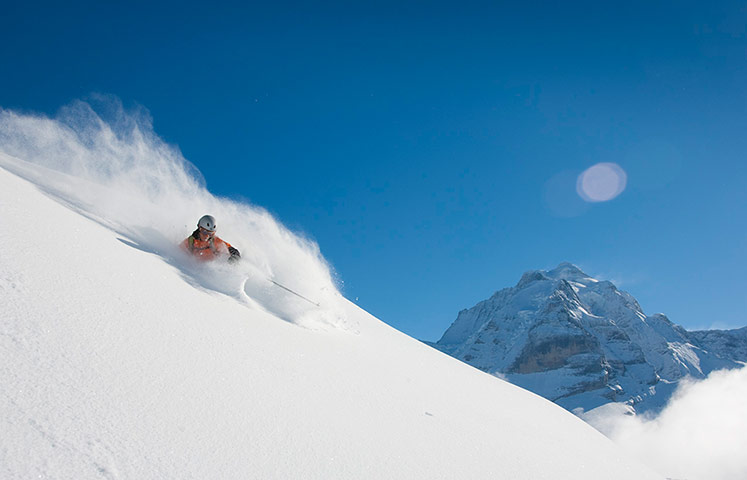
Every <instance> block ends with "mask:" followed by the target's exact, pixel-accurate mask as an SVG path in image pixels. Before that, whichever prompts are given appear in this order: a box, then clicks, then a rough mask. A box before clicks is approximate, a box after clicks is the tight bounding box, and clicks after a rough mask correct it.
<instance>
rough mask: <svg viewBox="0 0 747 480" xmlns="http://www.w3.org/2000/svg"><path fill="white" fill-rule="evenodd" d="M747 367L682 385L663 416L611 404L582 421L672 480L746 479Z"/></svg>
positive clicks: (682, 383)
mask: <svg viewBox="0 0 747 480" xmlns="http://www.w3.org/2000/svg"><path fill="white" fill-rule="evenodd" d="M746 398H747V368H741V369H739V370H721V371H717V372H713V373H711V375H710V376H709V377H708V378H707V379H705V380H701V381H694V380H686V381H683V382H681V384H680V386H679V387H678V388H677V390H676V392H675V394H674V395H673V397H672V399H671V400H670V402H669V404H668V405H667V406H666V408H664V410H662V411H661V413H660V414H659V415H658V416H648V415H643V416H634V415H631V412H630V410H629V408H628V407H626V406H624V405H621V404H607V405H605V406H602V407H599V408H597V409H594V410H591V411H590V412H588V413H585V414H582V415H581V416H582V418H583V419H584V420H586V421H587V422H589V423H590V424H591V425H593V426H594V427H596V428H597V429H598V430H599V431H601V432H602V433H604V434H605V435H607V436H608V437H610V438H611V439H612V440H614V441H615V442H616V443H618V444H619V445H621V446H622V447H623V448H625V449H626V450H628V451H629V452H631V453H633V454H634V455H636V456H638V458H639V459H640V460H642V461H643V462H645V463H647V464H648V465H649V466H650V467H652V468H654V469H655V470H657V471H659V472H660V473H662V474H666V475H667V476H668V477H670V478H673V479H682V480H684V479H687V480H737V479H743V478H747V458H745V456H744V447H745V445H747V409H746V408H745V406H744V402H745V399H746Z"/></svg>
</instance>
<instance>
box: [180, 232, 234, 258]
mask: <svg viewBox="0 0 747 480" xmlns="http://www.w3.org/2000/svg"><path fill="white" fill-rule="evenodd" d="M196 237H199V235H195V234H192V235H190V236H189V237H187V238H185V239H184V241H183V242H182V248H183V249H184V250H186V251H187V252H189V253H191V254H192V255H194V256H195V257H196V258H199V259H200V260H203V261H207V260H213V259H215V258H218V257H225V256H228V255H229V252H228V249H229V248H231V244H230V243H228V242H224V241H223V240H221V239H220V238H218V237H216V236H213V237H211V238H210V239H209V240H207V241H203V240H200V239H199V238H196Z"/></svg>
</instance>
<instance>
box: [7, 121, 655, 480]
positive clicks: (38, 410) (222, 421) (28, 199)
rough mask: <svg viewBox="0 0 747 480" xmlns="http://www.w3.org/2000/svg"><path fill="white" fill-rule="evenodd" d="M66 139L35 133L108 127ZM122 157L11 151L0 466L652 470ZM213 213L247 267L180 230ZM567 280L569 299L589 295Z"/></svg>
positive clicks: (217, 206)
mask: <svg viewBox="0 0 747 480" xmlns="http://www.w3.org/2000/svg"><path fill="white" fill-rule="evenodd" d="M27 120H28V119H27ZM32 120H33V119H32ZM37 120H38V119H37ZM14 125H15V124H14ZM6 130H7V129H6ZM54 137H55V136H54V130H53V129H50V128H45V129H43V139H44V142H46V143H43V144H42V143H39V142H37V143H34V145H36V146H39V145H41V146H42V147H44V146H45V145H46V146H50V145H52V146H53V147H54V151H56V152H59V151H63V152H64V155H62V157H60V158H63V157H64V158H65V159H68V160H69V159H70V158H73V157H72V155H80V154H81V152H83V153H84V154H85V155H84V156H85V158H86V162H92V163H85V165H88V166H89V167H90V166H95V165H97V163H95V162H99V161H101V158H102V156H101V155H93V154H89V153H90V152H89V153H86V152H84V150H85V148H90V146H91V145H93V144H94V143H95V142H83V146H81V147H80V150H75V149H60V148H59V147H60V146H59V144H58V143H56V142H55V141H54V140H55V138H54ZM113 138H115V140H116V137H113ZM32 140H33V139H32ZM24 141H25V142H27V143H28V142H30V140H29V136H28V135H27V136H26V137H24ZM76 141H77V140H76ZM115 143H116V142H115ZM5 146H7V144H6V145H5ZM0 147H4V145H0ZM134 150H137V151H145V152H146V154H148V155H149V153H148V151H146V150H147V149H145V150H144V149H142V148H140V149H134ZM14 152H15V153H16V155H18V154H19V152H18V151H17V150H16V151H14ZM37 153H38V158H41V159H45V158H47V157H46V156H45V155H47V154H51V153H50V151H49V150H45V149H44V148H41V147H40V149H39V150H38V151H37ZM52 153H54V152H52ZM104 153H105V154H112V155H115V154H117V151H116V149H114V148H112V149H111V150H107V151H106V152H104ZM138 155H139V153H138ZM146 156H147V155H146ZM133 159H134V160H133ZM128 163H129V164H130V167H129V168H123V169H121V170H118V169H112V168H109V167H108V166H107V165H104V166H105V167H107V168H104V169H103V170H96V169H91V168H88V169H71V168H67V169H62V168H61V166H64V164H63V163H59V164H56V165H54V166H55V167H56V168H47V167H49V166H50V164H49V163H45V164H43V165H42V164H40V162H38V161H35V163H27V162H24V161H22V160H19V159H16V158H11V157H10V156H8V155H5V154H2V153H0V167H1V168H0V222H1V226H2V228H0V242H1V243H2V245H4V246H5V248H3V249H2V250H0V304H1V305H2V307H3V308H2V309H0V356H1V358H2V359H3V361H2V362H0V386H1V387H0V388H1V389H2V390H1V391H2V395H0V431H2V432H3V433H2V435H0V478H3V479H8V480H13V479H18V480H20V479H28V478H56V479H76V480H79V479H92V478H110V479H113V478H117V479H138V480H142V479H159V480H163V479H227V478H242V479H246V478H249V479H252V478H256V479H272V478H278V479H291V478H299V479H301V478H303V479H334V478H341V479H342V478H345V479H349V478H363V479H365V478H370V479H382V478H392V479H395V478H401V479H413V478H424V479H425V478H427V479H438V478H444V479H454V478H515V479H537V478H553V479H574V480H578V479H594V480H596V479H599V478H605V479H612V480H614V479H621V480H622V479H630V478H636V479H654V478H661V477H660V476H658V475H656V474H654V473H652V472H650V471H648V470H647V469H646V468H645V467H643V466H641V465H639V464H638V463H636V462H635V461H633V460H631V459H630V458H628V457H626V454H624V453H623V452H621V451H620V449H619V448H617V447H616V446H615V445H614V444H612V442H611V441H609V440H608V439H607V438H606V437H604V436H603V435H601V434H600V433H598V432H597V431H596V430H594V429H593V428H591V427H590V426H588V425H586V424H585V423H584V422H583V421H581V420H580V419H578V418H576V417H575V416H573V415H572V414H570V413H569V412H567V411H565V410H563V409H561V408H559V407H558V406H556V405H554V404H552V403H551V402H548V401H547V400H545V399H543V398H541V397H539V396H536V395H534V394H532V393H530V392H527V391H525V390H523V389H520V388H518V387H516V386H514V385H511V384H509V383H507V382H504V381H501V380H499V379H496V378H495V377H492V376H490V375H487V374H485V373H483V372H480V371H479V370H476V369H474V368H472V367H470V366H468V365H465V364H464V363H462V362H459V361H457V360H455V359H453V358H451V357H449V356H446V355H443V354H442V353H440V352H438V351H436V350H433V349H432V348H429V347H427V346H425V345H423V344H422V343H420V342H418V341H416V340H414V339H412V338H410V337H407V336H406V335H404V334H402V333H400V332H398V331H395V330H394V329H392V328H390V327H388V326H387V325H385V324H384V323H382V322H381V321H379V320H377V319H376V318H374V317H372V316H371V315H369V314H367V313H366V312H364V311H362V310H361V309H360V308H358V307H356V306H355V305H354V304H352V303H350V302H348V301H347V300H345V299H344V298H343V297H342V296H340V295H339V293H338V292H337V290H336V289H335V288H334V285H333V283H330V276H329V275H328V273H329V271H328V269H327V266H326V264H325V263H324V261H323V259H321V258H320V256H319V255H318V249H316V248H314V245H313V244H310V243H309V242H307V241H305V240H303V239H300V238H298V237H296V236H294V235H293V234H291V233H290V232H288V231H287V230H285V229H284V228H283V227H282V226H281V225H279V224H277V223H275V221H274V220H273V219H272V218H271V217H269V216H267V215H266V212H262V211H257V210H256V208H255V207H251V208H250V207H247V206H242V205H237V204H234V203H231V202H228V201H223V200H220V199H215V198H213V197H211V196H210V195H209V193H208V192H206V191H204V190H203V191H199V190H193V186H192V184H190V183H189V182H187V183H185V184H184V185H183V187H184V188H182V187H180V188H176V187H174V185H175V183H176V182H175V181H174V180H173V178H172V177H170V176H169V175H171V173H167V174H164V173H163V172H169V171H171V170H168V169H166V170H163V169H161V170H158V169H155V168H151V167H153V166H152V165H146V166H147V167H148V168H144V169H140V170H139V171H140V173H139V174H142V175H153V174H154V172H161V173H160V175H162V176H161V177H160V178H159V179H157V180H159V181H154V182H142V181H137V182H131V181H129V180H128V179H131V178H136V177H129V176H128V175H130V174H131V173H132V171H133V170H132V169H133V168H135V167H137V166H138V160H137V158H136V157H132V158H130V159H129V160H128ZM73 164H74V165H75V162H73ZM44 165H46V166H44ZM78 165H80V163H78ZM164 165H167V166H170V167H173V168H172V170H174V169H176V172H177V173H179V172H180V170H179V169H178V168H177V167H175V166H174V164H164ZM94 170H95V171H97V172H99V173H101V171H104V172H105V175H104V176H90V175H87V174H86V175H84V174H82V173H80V172H91V171H94ZM136 170H137V169H136ZM11 172H12V173H11ZM74 172H78V173H77V174H76V175H73V174H72V173H74ZM112 172H114V173H112ZM97 175H98V174H97ZM163 175H165V176H163ZM94 177H95V178H94ZM101 182H103V183H101ZM167 187H168V188H167ZM184 192H187V193H188V194H189V195H187V194H185V193H184ZM193 193H197V194H199V196H198V197H197V198H199V199H202V201H203V202H205V203H206V204H209V205H207V206H209V207H211V208H210V209H209V210H208V208H207V207H206V206H205V205H203V204H200V201H199V200H195V199H194V198H193V197H192V196H191V195H192V194H193ZM169 205H170V206H171V208H170V209H169V211H168V215H167V214H165V213H164V214H162V215H159V212H161V211H162V209H163V208H164V206H169ZM185 205H186V206H187V207H185ZM125 207H126V208H125ZM219 210H220V211H221V213H222V215H219V214H218V213H216V212H218V211H219ZM205 211H210V212H211V213H215V214H216V216H217V218H219V219H226V220H225V221H224V222H223V224H224V225H225V226H224V227H223V229H222V230H219V232H221V233H225V234H226V238H228V239H229V240H230V241H231V243H233V244H234V245H235V246H238V247H240V248H242V252H243V253H244V260H243V261H242V263H240V264H239V266H237V267H236V268H233V267H230V266H228V265H197V264H195V263H194V262H193V261H191V260H190V259H188V258H185V257H184V256H183V255H182V254H180V253H179V252H178V250H177V249H176V245H177V244H178V242H179V240H181V239H182V238H183V237H184V236H186V235H187V234H188V233H189V232H190V231H191V229H190V228H189V227H190V226H191V224H189V223H187V222H188V221H190V220H191V221H196V219H197V218H198V217H199V215H201V214H203V213H205ZM229 218H231V219H233V220H234V221H236V222H238V220H241V221H245V222H246V223H247V225H249V226H248V227H241V226H233V227H232V226H230V225H228V224H229V223H231V222H230V221H228V220H227V219H229ZM237 219H238V220H237ZM219 221H220V220H219ZM242 228H244V229H242ZM252 235H254V236H252ZM268 279H274V280H276V281H278V282H282V283H283V284H284V285H286V286H290V287H292V288H294V289H296V290H298V291H301V292H302V293H303V294H305V295H307V296H309V297H313V298H314V300H315V301H318V302H319V303H320V304H321V307H316V306H314V305H311V304H310V303H309V302H305V301H304V300H303V299H300V298H299V297H295V296H294V295H291V294H289V293H288V292H287V291H285V290H282V289H280V288H278V287H276V286H275V285H273V284H272V283H270V282H269V281H267V280H268ZM538 285H539V284H538ZM569 285H570V284H568V285H564V286H563V287H562V288H563V291H562V292H560V293H559V294H558V295H562V296H563V298H562V299H561V298H558V302H560V303H562V302H566V301H568V302H570V301H576V302H577V300H573V299H574V298H576V297H574V295H573V291H574V289H573V287H571V286H569ZM560 303H559V304H558V305H557V306H550V305H548V308H554V309H555V311H557V312H560V309H561V306H560ZM517 315H520V313H519V312H517ZM521 315H523V314H521ZM558 315H560V313H558ZM465 318H466V317H465ZM589 318H592V317H589ZM559 328H560V327H559ZM450 335H451V336H452V337H453V338H454V339H457V337H458V335H457V331H456V330H454V331H452V333H451V334H450ZM573 338H575V337H573ZM567 348H568V349H573V348H577V347H576V344H575V343H572V344H571V343H569V345H568V347H567ZM546 357H547V358H546V360H547V361H550V360H551V359H550V357H549V356H546ZM517 358H518V357H517ZM543 361H544V360H543ZM517 365H519V367H518V368H519V370H522V371H523V370H531V369H532V368H534V367H533V364H532V363H531V362H524V361H519V363H518V364H517Z"/></svg>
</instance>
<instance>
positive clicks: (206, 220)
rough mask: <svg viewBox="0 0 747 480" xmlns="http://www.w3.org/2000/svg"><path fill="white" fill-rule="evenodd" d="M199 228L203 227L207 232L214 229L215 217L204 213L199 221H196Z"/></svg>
mask: <svg viewBox="0 0 747 480" xmlns="http://www.w3.org/2000/svg"><path fill="white" fill-rule="evenodd" d="M197 226H198V227H199V228H204V229H205V230H207V231H209V232H214V231H215V219H214V218H213V216H212V215H204V216H203V217H202V218H201V219H200V221H199V222H197Z"/></svg>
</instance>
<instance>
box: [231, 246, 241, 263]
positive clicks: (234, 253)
mask: <svg viewBox="0 0 747 480" xmlns="http://www.w3.org/2000/svg"><path fill="white" fill-rule="evenodd" d="M228 253H230V254H231V257H230V258H229V259H228V261H229V262H237V261H239V260H240V259H241V254H240V253H239V251H238V250H237V249H235V248H233V247H228Z"/></svg>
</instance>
